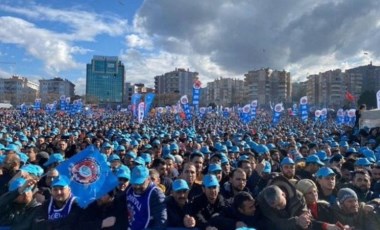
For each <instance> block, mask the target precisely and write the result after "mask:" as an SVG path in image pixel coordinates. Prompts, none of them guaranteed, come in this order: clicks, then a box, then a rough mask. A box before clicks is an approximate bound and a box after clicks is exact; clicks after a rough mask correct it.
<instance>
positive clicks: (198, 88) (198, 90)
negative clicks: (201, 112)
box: [193, 79, 201, 113]
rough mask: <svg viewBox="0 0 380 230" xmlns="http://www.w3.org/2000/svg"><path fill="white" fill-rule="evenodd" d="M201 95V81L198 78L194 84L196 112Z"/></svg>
mask: <svg viewBox="0 0 380 230" xmlns="http://www.w3.org/2000/svg"><path fill="white" fill-rule="evenodd" d="M200 97H201V82H200V81H199V80H198V79H197V80H195V82H194V84H193V105H194V110H195V113H198V109H199V101H200Z"/></svg>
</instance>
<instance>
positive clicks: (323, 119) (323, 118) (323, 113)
mask: <svg viewBox="0 0 380 230" xmlns="http://www.w3.org/2000/svg"><path fill="white" fill-rule="evenodd" d="M320 121H321V122H326V121H327V109H326V108H323V109H321V117H320Z"/></svg>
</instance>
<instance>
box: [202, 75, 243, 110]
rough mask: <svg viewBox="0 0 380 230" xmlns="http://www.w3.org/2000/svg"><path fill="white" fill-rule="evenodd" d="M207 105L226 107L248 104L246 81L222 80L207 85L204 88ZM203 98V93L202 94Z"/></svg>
mask: <svg viewBox="0 0 380 230" xmlns="http://www.w3.org/2000/svg"><path fill="white" fill-rule="evenodd" d="M204 92H205V97H206V104H209V103H215V104H216V105H219V106H220V105H221V106H224V107H232V106H234V105H236V104H243V103H246V102H247V99H246V98H245V95H244V93H245V90H244V81H243V80H239V79H232V78H222V77H220V78H219V79H216V80H214V81H213V82H209V83H207V87H206V88H204ZM201 97H202V93H201Z"/></svg>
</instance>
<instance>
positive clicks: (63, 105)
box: [59, 95, 66, 111]
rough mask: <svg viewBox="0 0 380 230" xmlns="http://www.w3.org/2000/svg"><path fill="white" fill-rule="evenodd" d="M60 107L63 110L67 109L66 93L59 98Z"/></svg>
mask: <svg viewBox="0 0 380 230" xmlns="http://www.w3.org/2000/svg"><path fill="white" fill-rule="evenodd" d="M59 107H60V108H61V110H62V111H65V109H66V96H65V95H62V96H61V97H60V98H59Z"/></svg>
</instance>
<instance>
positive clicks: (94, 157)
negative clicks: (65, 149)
mask: <svg viewBox="0 0 380 230" xmlns="http://www.w3.org/2000/svg"><path fill="white" fill-rule="evenodd" d="M57 170H58V172H59V175H63V176H66V177H67V178H69V179H70V188H71V191H72V193H73V194H74V196H75V197H76V201H77V202H78V205H79V206H80V207H82V208H86V207H87V206H88V205H89V204H90V203H92V202H93V201H95V200H97V199H98V198H100V197H102V196H104V195H105V194H107V193H108V192H109V191H111V190H113V189H114V188H115V187H116V186H117V185H118V179H117V177H116V176H115V175H114V173H113V172H112V171H111V169H110V167H109V166H108V165H107V161H106V159H105V158H104V157H103V156H102V155H101V154H100V152H99V150H98V149H97V148H96V147H95V146H93V145H91V146H89V147H88V148H86V149H85V150H83V151H81V152H79V153H77V154H75V155H74V156H72V157H71V158H69V159H68V160H66V161H64V162H62V163H61V164H59V165H58V166H57Z"/></svg>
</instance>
